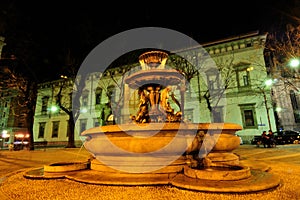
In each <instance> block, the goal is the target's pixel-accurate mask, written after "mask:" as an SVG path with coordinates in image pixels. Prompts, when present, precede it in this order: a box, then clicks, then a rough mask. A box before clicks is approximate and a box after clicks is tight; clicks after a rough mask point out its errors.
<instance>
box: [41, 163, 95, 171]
mask: <svg viewBox="0 0 300 200" xmlns="http://www.w3.org/2000/svg"><path fill="white" fill-rule="evenodd" d="M88 165H89V163H88V162H57V163H52V164H50V165H44V172H69V171H77V170H83V169H88Z"/></svg>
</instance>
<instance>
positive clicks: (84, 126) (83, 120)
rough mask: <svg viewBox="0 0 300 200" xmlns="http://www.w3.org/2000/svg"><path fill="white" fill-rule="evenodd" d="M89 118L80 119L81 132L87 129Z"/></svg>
mask: <svg viewBox="0 0 300 200" xmlns="http://www.w3.org/2000/svg"><path fill="white" fill-rule="evenodd" d="M86 125H87V119H81V120H80V133H82V132H83V131H85V130H86Z"/></svg>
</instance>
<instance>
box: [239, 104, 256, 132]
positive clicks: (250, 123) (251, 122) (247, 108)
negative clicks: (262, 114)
mask: <svg viewBox="0 0 300 200" xmlns="http://www.w3.org/2000/svg"><path fill="white" fill-rule="evenodd" d="M239 106H240V109H241V115H242V120H243V127H244V128H245V129H246V128H257V121H256V113H255V104H243V105H239Z"/></svg>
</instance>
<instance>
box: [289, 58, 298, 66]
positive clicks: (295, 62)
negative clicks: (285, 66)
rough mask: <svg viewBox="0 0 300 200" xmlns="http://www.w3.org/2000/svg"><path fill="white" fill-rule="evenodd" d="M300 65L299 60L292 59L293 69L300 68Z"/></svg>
mask: <svg viewBox="0 0 300 200" xmlns="http://www.w3.org/2000/svg"><path fill="white" fill-rule="evenodd" d="M299 64H300V61H299V60H298V59H295V58H294V59H292V60H291V61H290V66H291V67H298V66H299Z"/></svg>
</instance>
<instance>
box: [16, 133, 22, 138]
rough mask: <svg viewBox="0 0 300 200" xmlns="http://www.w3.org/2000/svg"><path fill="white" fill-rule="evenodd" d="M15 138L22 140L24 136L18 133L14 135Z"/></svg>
mask: <svg viewBox="0 0 300 200" xmlns="http://www.w3.org/2000/svg"><path fill="white" fill-rule="evenodd" d="M15 137H16V138H23V137H24V134H23V133H18V134H16V135H15Z"/></svg>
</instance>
